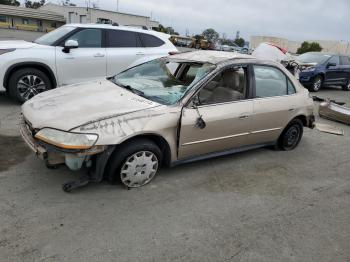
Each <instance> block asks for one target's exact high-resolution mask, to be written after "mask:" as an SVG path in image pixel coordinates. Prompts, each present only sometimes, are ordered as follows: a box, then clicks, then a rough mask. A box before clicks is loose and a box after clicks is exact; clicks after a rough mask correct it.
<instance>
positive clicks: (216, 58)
mask: <svg viewBox="0 0 350 262" xmlns="http://www.w3.org/2000/svg"><path fill="white" fill-rule="evenodd" d="M247 58H248V59H253V58H254V57H253V56H251V55H244V54H240V53H234V52H224V51H207V50H199V51H193V52H184V53H180V54H176V55H172V56H170V59H171V60H177V61H191V62H198V63H210V64H219V63H221V62H225V61H227V60H232V59H247Z"/></svg>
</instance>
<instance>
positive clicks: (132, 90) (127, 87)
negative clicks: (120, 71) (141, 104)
mask: <svg viewBox="0 0 350 262" xmlns="http://www.w3.org/2000/svg"><path fill="white" fill-rule="evenodd" d="M113 82H114V83H115V84H116V85H118V86H121V87H122V88H125V89H127V90H129V91H131V92H132V93H134V94H136V95H139V96H145V93H144V92H143V91H141V90H138V89H135V88H132V87H131V86H129V85H124V84H122V83H120V82H119V81H118V80H115V79H113Z"/></svg>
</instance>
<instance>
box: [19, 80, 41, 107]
mask: <svg viewBox="0 0 350 262" xmlns="http://www.w3.org/2000/svg"><path fill="white" fill-rule="evenodd" d="M17 89H18V93H19V95H20V96H21V97H22V98H23V99H24V100H25V101H27V100H29V99H31V98H32V97H33V96H35V95H37V94H39V93H41V92H44V91H46V84H45V82H44V81H43V80H42V79H41V78H40V77H39V76H36V75H25V76H22V77H21V78H20V79H19V80H18V82H17Z"/></svg>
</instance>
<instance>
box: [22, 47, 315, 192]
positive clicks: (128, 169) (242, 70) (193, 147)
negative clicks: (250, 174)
mask: <svg viewBox="0 0 350 262" xmlns="http://www.w3.org/2000/svg"><path fill="white" fill-rule="evenodd" d="M22 113H23V117H22V122H21V134H22V136H23V138H24V140H25V141H26V142H27V144H28V145H29V146H30V147H31V148H32V150H33V151H34V152H35V153H36V155H37V156H38V157H39V158H40V159H42V160H44V161H45V163H46V165H47V166H48V167H52V166H56V165H59V164H66V165H67V166H68V167H69V168H70V169H72V170H79V169H82V168H84V169H87V172H86V176H84V177H83V178H81V179H80V180H77V181H74V182H69V183H66V184H64V190H66V191H69V190H71V189H72V188H76V187H79V186H82V185H85V184H87V183H89V182H100V181H101V180H102V179H103V178H106V179H107V180H108V181H110V182H112V183H114V182H118V181H120V182H121V183H122V184H124V185H125V186H126V187H128V188H133V187H140V186H143V185H146V184H147V183H149V182H150V181H151V180H152V179H153V178H154V177H155V175H156V173H157V171H158V170H159V168H160V167H161V166H163V165H165V166H174V165H177V164H181V163H187V162H190V161H195V160H201V159H207V158H210V157H216V156H220V155H224V154H230V153H235V152H240V151H244V150H248V149H253V148H258V147H263V146H268V145H275V146H276V147H278V148H280V149H281V150H292V149H294V148H295V147H296V146H297V145H298V144H299V142H300V140H301V138H302V135H303V127H310V128H313V126H314V115H313V101H312V99H311V98H310V96H309V93H308V91H307V90H306V89H305V88H303V87H302V86H301V85H300V84H299V83H298V81H297V80H296V79H295V78H294V77H293V76H292V75H291V74H290V73H289V72H288V70H286V69H285V68H284V67H283V66H282V65H280V64H277V63H274V62H272V61H263V60H258V59H255V58H254V57H252V56H249V55H243V54H236V53H228V52H219V51H195V52H187V53H182V54H176V55H173V56H169V57H166V58H161V59H157V60H153V61H150V62H147V63H144V64H142V65H138V66H136V67H133V68H130V69H128V70H126V71H124V72H122V73H120V74H118V75H116V76H114V77H111V78H108V79H100V80H96V81H92V82H86V83H81V84H76V85H73V86H69V87H62V88H57V89H55V90H51V91H48V92H46V93H43V94H39V95H38V96H35V97H34V98H33V99H31V100H30V101H28V102H26V103H25V104H24V105H23V106H22Z"/></svg>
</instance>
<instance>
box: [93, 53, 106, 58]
mask: <svg viewBox="0 0 350 262" xmlns="http://www.w3.org/2000/svg"><path fill="white" fill-rule="evenodd" d="M104 56H105V55H104V54H102V53H97V54H94V57H104Z"/></svg>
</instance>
